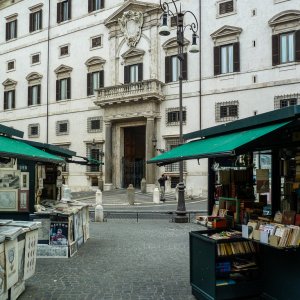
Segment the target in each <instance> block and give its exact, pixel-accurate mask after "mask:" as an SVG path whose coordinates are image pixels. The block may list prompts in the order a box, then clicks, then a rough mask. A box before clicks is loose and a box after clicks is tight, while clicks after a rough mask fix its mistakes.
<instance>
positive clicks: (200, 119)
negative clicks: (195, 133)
mask: <svg viewBox="0 0 300 300" xmlns="http://www.w3.org/2000/svg"><path fill="white" fill-rule="evenodd" d="M201 2H202V0H200V1H199V45H200V51H199V130H201V129H202V96H201V94H202V91H201V89H202V68H201V52H202V51H201V47H202V44H201V37H202V35H201V29H202V20H201Z"/></svg>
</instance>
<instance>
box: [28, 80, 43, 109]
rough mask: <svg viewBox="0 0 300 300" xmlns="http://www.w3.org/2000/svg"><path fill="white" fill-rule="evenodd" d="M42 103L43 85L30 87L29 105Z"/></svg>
mask: <svg viewBox="0 0 300 300" xmlns="http://www.w3.org/2000/svg"><path fill="white" fill-rule="evenodd" d="M37 104H41V85H40V84H37V85H33V86H29V87H28V106H31V105H37Z"/></svg>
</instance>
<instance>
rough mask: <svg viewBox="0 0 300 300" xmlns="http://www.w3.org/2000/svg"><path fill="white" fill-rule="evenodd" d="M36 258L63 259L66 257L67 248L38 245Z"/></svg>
mask: <svg viewBox="0 0 300 300" xmlns="http://www.w3.org/2000/svg"><path fill="white" fill-rule="evenodd" d="M37 257H40V258H47V257H51V258H63V257H69V256H68V246H52V245H43V244H38V248H37Z"/></svg>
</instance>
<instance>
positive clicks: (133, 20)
mask: <svg viewBox="0 0 300 300" xmlns="http://www.w3.org/2000/svg"><path fill="white" fill-rule="evenodd" d="M118 21H119V25H120V27H121V31H122V32H123V33H124V36H125V39H126V41H127V45H128V46H129V47H135V46H136V44H137V43H138V41H139V40H140V37H141V33H142V26H143V14H142V13H141V12H138V11H131V10H129V11H126V12H124V14H123V16H122V18H119V20H118Z"/></svg>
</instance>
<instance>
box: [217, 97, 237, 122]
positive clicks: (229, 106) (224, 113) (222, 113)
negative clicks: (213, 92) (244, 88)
mask: <svg viewBox="0 0 300 300" xmlns="http://www.w3.org/2000/svg"><path fill="white" fill-rule="evenodd" d="M215 113H216V122H227V121H233V120H236V119H238V117H239V115H238V113H239V102H238V101H227V102H219V103H216V104H215Z"/></svg>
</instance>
